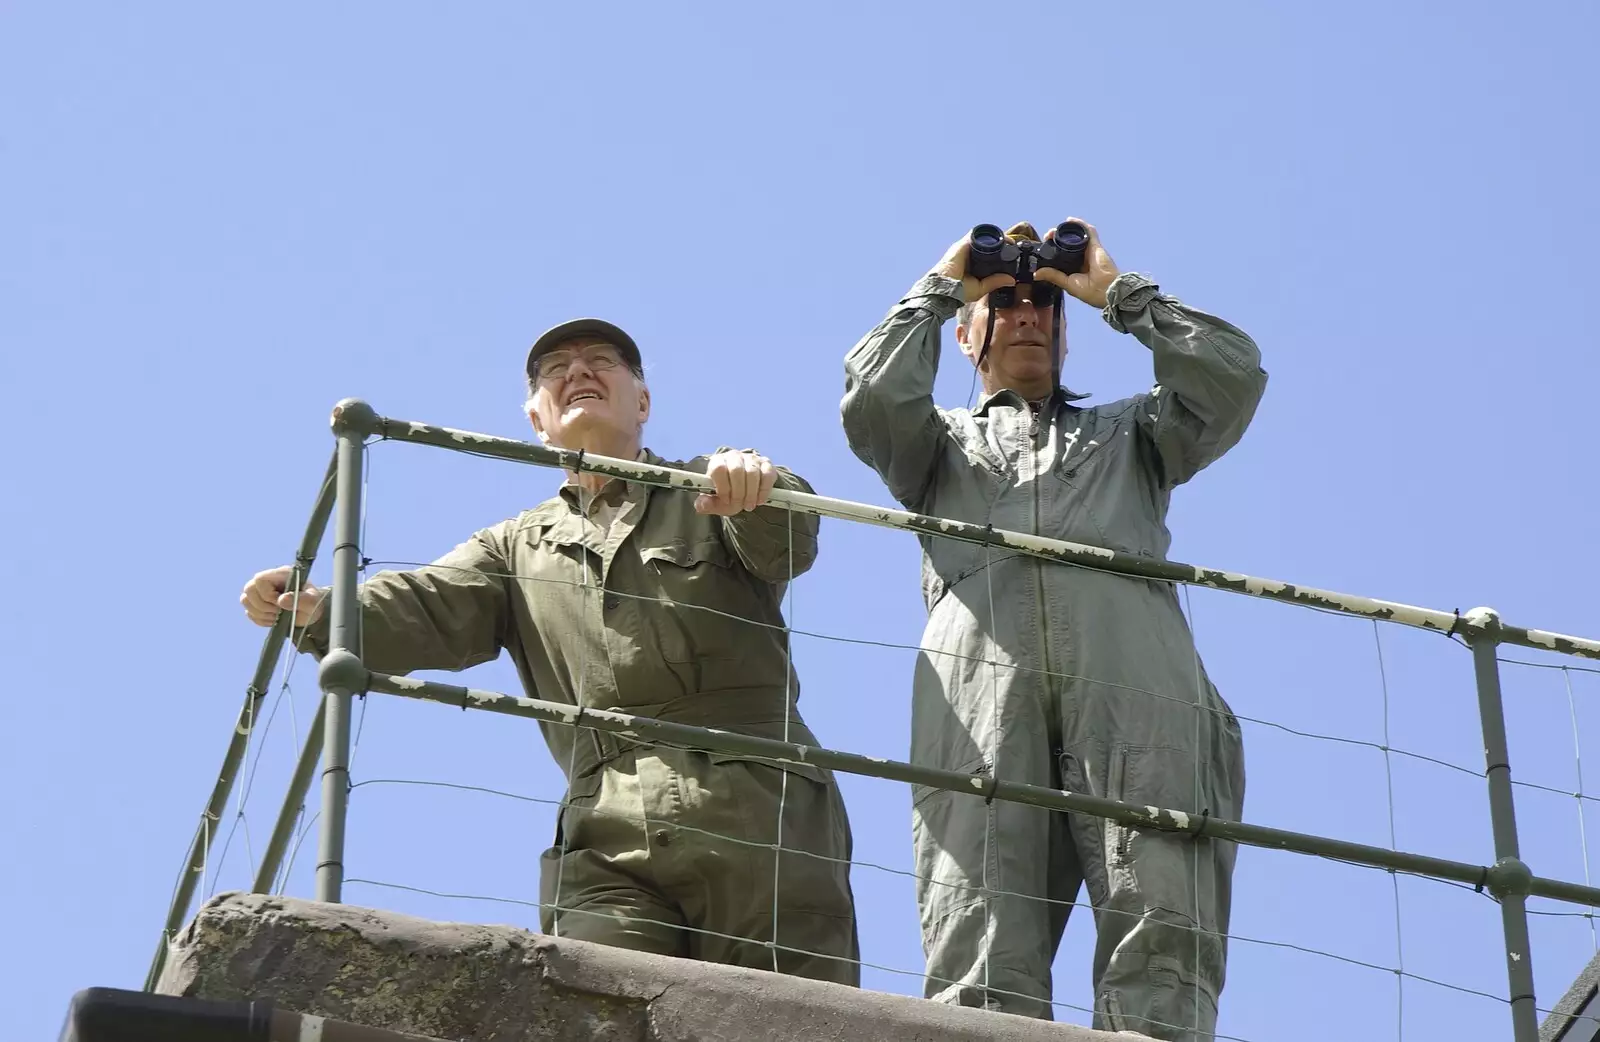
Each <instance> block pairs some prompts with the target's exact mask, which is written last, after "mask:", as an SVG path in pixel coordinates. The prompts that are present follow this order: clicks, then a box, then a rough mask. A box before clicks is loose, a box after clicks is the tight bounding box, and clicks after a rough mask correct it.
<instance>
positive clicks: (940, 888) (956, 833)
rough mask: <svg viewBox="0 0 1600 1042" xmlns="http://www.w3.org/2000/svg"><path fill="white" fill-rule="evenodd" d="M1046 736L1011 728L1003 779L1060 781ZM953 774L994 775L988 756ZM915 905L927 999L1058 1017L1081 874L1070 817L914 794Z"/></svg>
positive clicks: (938, 793) (960, 796) (935, 793)
mask: <svg viewBox="0 0 1600 1042" xmlns="http://www.w3.org/2000/svg"><path fill="white" fill-rule="evenodd" d="M1052 760H1053V755H1052V753H1051V750H1050V746H1049V740H1048V738H1047V737H1046V736H1045V732H1044V729H1043V728H1042V727H1041V728H1034V727H1020V726H1019V727H1014V728H1013V729H1012V730H1011V731H1010V733H1009V735H1008V737H1007V738H1006V744H1005V746H1004V748H1003V749H1001V750H1000V752H999V762H1000V776H1001V777H1002V778H1004V779H1006V780H1014V781H1026V782H1031V783H1034V784H1039V785H1053V784H1059V782H1058V781H1055V778H1056V775H1055V772H1054V770H1053V763H1052ZM955 769H957V770H959V771H961V772H962V773H964V774H975V773H978V772H980V771H988V770H990V769H991V766H990V761H989V759H988V758H987V757H984V758H981V759H977V760H974V761H973V762H970V763H967V764H963V765H960V766H959V767H956V768H955ZM913 798H914V800H915V803H914V808H913V811H912V836H913V844H914V848H915V858H916V868H917V877H918V878H917V905H918V907H919V909H920V911H921V915H922V947H923V953H924V955H925V956H926V958H927V980H926V983H925V994H926V995H927V997H928V998H930V999H936V1000H938V1001H941V1002H949V1003H952V1004H956V1005H963V1006H979V1007H986V1008H989V1009H998V1010H1003V1011H1005V1012H1007V1013H1018V1014H1021V1015H1023V1016H1029V1017H1038V1018H1041V1019H1051V1013H1052V1007H1051V978H1050V963H1051V961H1052V960H1053V958H1054V956H1055V951H1056V947H1057V945H1058V944H1059V943H1060V941H1061V934H1062V931H1063V929H1064V928H1065V926H1066V921H1067V915H1068V913H1069V912H1070V911H1071V908H1072V902H1073V901H1075V900H1076V899H1077V894H1078V890H1079V887H1080V885H1081V882H1082V875H1081V873H1080V871H1079V869H1078V862H1077V858H1076V857H1075V852H1074V850H1073V848H1072V844H1071V842H1070V839H1069V837H1068V833H1067V822H1066V816H1065V815H1061V814H1053V813H1051V812H1050V811H1046V810H1041V809H1039V808H1037V807H1027V806H1024V805H1022V804H1020V803H1009V802H1006V801H1003V800H995V801H993V803H992V804H990V803H986V802H985V801H984V800H983V799H982V798H981V797H978V796H973V795H968V794H966V793H954V792H946V791H943V790H937V789H933V790H930V789H923V788H921V787H917V788H915V789H914V797H913Z"/></svg>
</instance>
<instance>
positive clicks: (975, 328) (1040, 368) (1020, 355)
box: [956, 285, 1061, 394]
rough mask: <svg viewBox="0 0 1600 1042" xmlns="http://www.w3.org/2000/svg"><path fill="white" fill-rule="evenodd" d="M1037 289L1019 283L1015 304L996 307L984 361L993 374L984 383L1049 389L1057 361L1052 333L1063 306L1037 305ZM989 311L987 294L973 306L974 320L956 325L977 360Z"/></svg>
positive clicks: (969, 353) (966, 349)
mask: <svg viewBox="0 0 1600 1042" xmlns="http://www.w3.org/2000/svg"><path fill="white" fill-rule="evenodd" d="M1047 288H1048V287H1047ZM1033 289H1034V287H1033V286H1032V285H1021V286H1017V287H1016V295H1015V296H1016V304H1015V306H1014V307H1009V308H995V309H994V333H993V335H992V336H991V337H990V338H989V351H988V354H987V355H985V356H984V360H983V368H984V369H985V370H986V371H987V373H988V376H989V378H988V379H987V380H985V381H984V383H985V385H986V386H988V387H990V388H992V389H995V390H998V389H1000V388H1002V387H1010V388H1013V389H1015V390H1018V391H1021V392H1023V393H1024V394H1027V393H1030V392H1031V391H1032V390H1033V389H1035V388H1037V387H1042V388H1043V390H1041V391H1040V392H1039V393H1046V392H1048V390H1049V384H1050V382H1051V377H1052V374H1053V372H1054V363H1055V361H1056V359H1055V357H1054V356H1055V345H1054V344H1052V343H1051V334H1052V333H1054V331H1055V308H1057V307H1060V306H1061V305H1060V303H1059V302H1057V303H1055V304H1053V305H1047V306H1045V307H1038V306H1036V305H1035V304H1034V303H1033ZM989 310H990V304H989V299H988V298H987V297H985V298H984V299H983V300H980V301H979V302H978V304H977V306H976V307H975V308H973V309H972V321H971V322H970V323H969V324H966V325H958V326H957V327H956V339H957V340H958V341H959V342H960V344H961V352H962V354H965V355H966V356H967V358H969V359H971V360H972V361H973V362H974V363H976V362H977V360H978V352H979V351H980V350H981V349H982V348H983V332H984V330H985V329H986V328H987V326H988V323H989Z"/></svg>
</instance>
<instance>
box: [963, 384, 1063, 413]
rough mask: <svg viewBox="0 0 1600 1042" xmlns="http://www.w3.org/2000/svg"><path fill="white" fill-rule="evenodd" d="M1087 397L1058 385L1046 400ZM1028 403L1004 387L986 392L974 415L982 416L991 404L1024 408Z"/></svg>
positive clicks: (1048, 402)
mask: <svg viewBox="0 0 1600 1042" xmlns="http://www.w3.org/2000/svg"><path fill="white" fill-rule="evenodd" d="M1087 397H1089V395H1088V394H1080V393H1079V392H1077V391H1072V390H1068V389H1067V388H1065V387H1060V386H1058V387H1057V388H1056V389H1055V390H1054V391H1052V392H1050V394H1049V395H1048V396H1047V397H1046V398H1045V402H1046V403H1047V404H1054V403H1055V402H1056V401H1063V402H1078V401H1082V400H1083V399H1085V398H1087ZM1027 404H1028V400H1027V399H1026V398H1024V397H1022V395H1020V394H1018V393H1017V392H1016V391H1014V390H1012V389H1011V388H1009V387H1002V388H1000V390H998V391H996V392H994V393H993V394H986V395H984V396H983V397H982V398H981V399H979V401H978V407H977V408H976V409H973V410H972V415H974V416H982V415H983V414H984V413H986V412H988V411H989V406H991V405H1012V406H1016V407H1017V408H1022V407H1023V406H1025V405H1027Z"/></svg>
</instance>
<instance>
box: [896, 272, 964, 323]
mask: <svg viewBox="0 0 1600 1042" xmlns="http://www.w3.org/2000/svg"><path fill="white" fill-rule="evenodd" d="M900 303H901V304H903V305H909V306H911V307H916V308H921V309H922V310H924V311H927V312H930V313H931V314H933V315H936V316H938V318H939V320H940V321H944V320H945V319H948V318H950V317H951V316H953V315H954V314H955V313H956V312H957V311H958V310H960V308H961V305H962V304H964V303H966V293H965V291H964V290H963V289H962V288H961V283H960V282H959V281H957V280H955V279H952V278H949V277H947V276H944V275H933V274H929V275H924V276H922V278H920V279H918V280H917V281H916V282H915V283H913V284H912V286H911V289H910V290H908V291H907V292H906V295H905V296H904V297H903V298H901V301H900Z"/></svg>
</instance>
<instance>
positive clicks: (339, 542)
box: [316, 398, 377, 903]
mask: <svg viewBox="0 0 1600 1042" xmlns="http://www.w3.org/2000/svg"><path fill="white" fill-rule="evenodd" d="M376 425H377V414H376V413H374V412H373V411H372V407H371V406H370V405H368V404H367V403H366V402H363V401H359V400H357V399H353V398H347V399H345V400H344V401H342V402H340V403H339V404H338V405H336V406H334V408H333V421H332V426H333V433H334V436H335V437H336V438H337V439H338V450H337V456H338V473H337V475H336V477H335V479H334V480H335V484H336V487H337V496H336V499H335V502H334V529H333V533H334V535H333V539H334V545H333V583H332V586H331V588H330V590H329V598H330V599H331V601H332V603H331V604H330V605H329V606H328V607H329V610H330V612H331V614H330V617H329V632H328V654H327V655H325V656H324V657H323V660H322V666H321V668H320V669H319V670H318V673H317V679H318V682H319V683H320V684H321V686H322V692H323V695H322V698H323V709H324V714H323V715H324V717H325V723H324V727H323V741H322V811H321V815H322V817H321V820H320V826H321V827H320V828H319V830H318V832H317V884H316V899H317V900H318V901H329V902H334V903H337V902H338V901H339V899H340V897H341V895H342V891H343V889H344V825H345V812H346V810H347V809H348V807H349V800H350V698H351V696H352V695H356V694H361V693H363V692H364V691H365V690H366V684H365V682H364V677H365V673H366V671H365V669H364V668H362V666H361V661H360V660H361V601H360V598H359V595H358V590H357V583H358V582H359V581H360V575H359V573H360V570H361V467H362V463H363V459H362V453H363V452H364V451H365V443H366V437H367V435H368V434H369V433H371V432H372V431H373V429H374V428H375V427H376ZM352 667H353V668H352Z"/></svg>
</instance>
